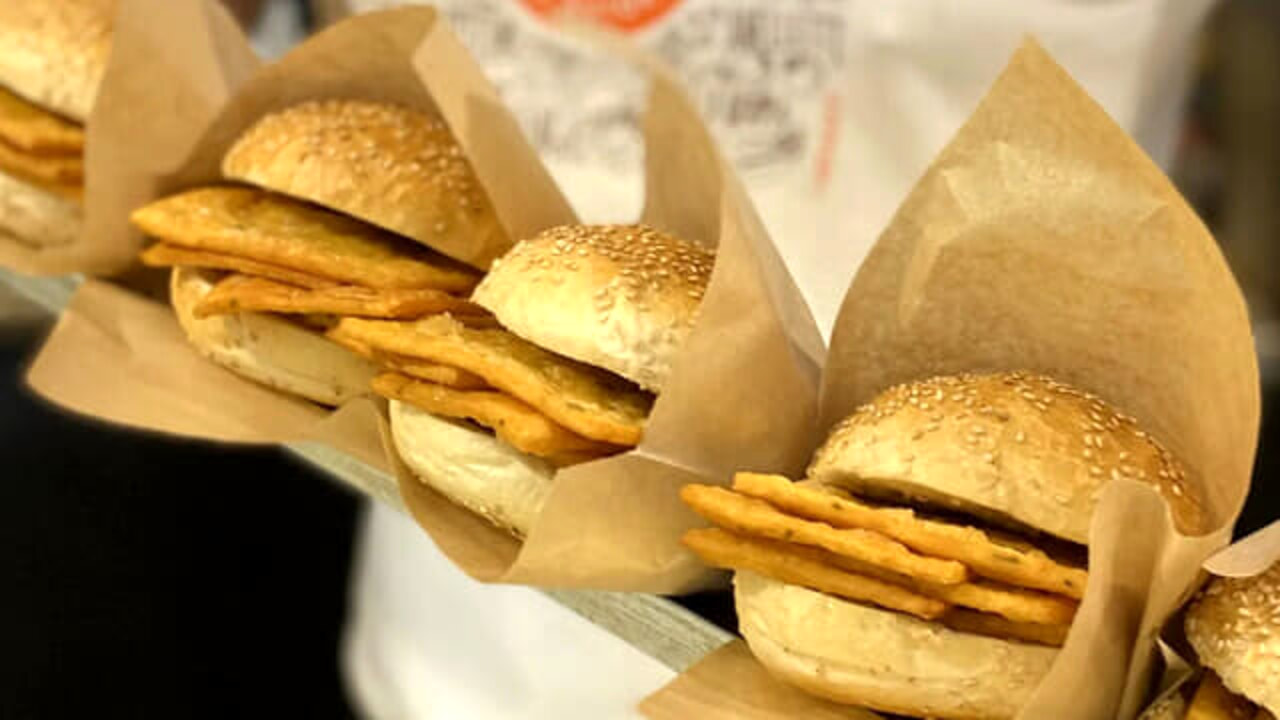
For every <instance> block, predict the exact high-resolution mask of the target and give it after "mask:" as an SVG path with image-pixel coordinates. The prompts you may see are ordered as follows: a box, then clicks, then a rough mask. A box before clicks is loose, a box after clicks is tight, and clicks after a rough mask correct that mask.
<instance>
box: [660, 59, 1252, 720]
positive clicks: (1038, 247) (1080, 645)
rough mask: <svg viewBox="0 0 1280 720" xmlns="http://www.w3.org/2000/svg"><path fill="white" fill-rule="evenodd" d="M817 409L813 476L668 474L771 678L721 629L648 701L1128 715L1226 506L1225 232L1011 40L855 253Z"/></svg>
mask: <svg viewBox="0 0 1280 720" xmlns="http://www.w3.org/2000/svg"><path fill="white" fill-rule="evenodd" d="M820 413H821V421H820V426H821V428H822V430H823V434H824V435H825V436H826V438H827V439H826V440H825V442H823V443H822V444H821V446H820V447H816V449H815V450H814V452H813V459H812V462H811V463H810V464H809V466H808V469H807V471H806V472H805V473H804V475H803V478H801V477H800V476H791V477H787V476H779V475H777V474H771V473H760V472H758V471H755V470H754V469H753V468H751V467H750V466H746V465H743V466H742V467H740V468H739V470H740V471H741V472H739V473H738V474H737V475H736V477H735V479H734V481H733V484H732V487H731V488H722V487H702V486H698V485H691V486H689V487H686V488H684V489H683V490H682V495H683V497H684V499H685V500H686V502H687V503H688V504H689V505H690V506H691V507H692V508H694V509H696V510H697V511H698V512H699V513H700V514H702V515H703V516H704V517H705V518H706V519H707V520H709V521H710V522H711V523H712V524H713V525H714V526H715V527H713V528H703V529H697V530H694V531H691V532H690V533H687V534H686V536H685V543H686V544H687V545H688V546H689V547H690V548H691V549H692V550H693V551H694V552H696V553H697V554H698V555H699V556H700V557H702V558H703V559H704V560H705V561H707V562H708V563H709V564H712V565H714V566H717V567H723V568H728V569H732V570H734V571H735V573H736V574H735V581H734V584H735V599H736V604H737V609H738V616H739V624H740V629H741V631H742V633H743V636H744V638H745V640H746V644H747V646H748V647H749V649H750V651H751V653H752V654H753V655H754V656H755V657H756V659H757V660H758V661H759V663H760V665H762V666H763V669H764V671H767V673H768V675H769V676H771V677H769V678H768V679H766V678H765V674H764V672H761V671H760V670H748V669H745V668H744V652H745V650H744V648H743V647H742V644H741V643H736V642H735V643H731V644H730V645H729V646H727V647H726V648H722V649H721V650H719V651H717V652H716V653H713V654H712V655H710V656H709V657H708V658H706V659H705V660H703V661H702V662H701V663H700V664H699V665H698V666H695V667H694V668H693V669H692V670H691V671H690V672H689V673H687V674H686V675H685V676H682V677H681V678H678V679H677V680H676V681H675V682H673V683H672V685H670V686H669V687H668V688H666V689H664V690H663V691H660V692H659V693H657V694H656V695H655V696H653V697H651V698H649V699H647V700H646V701H645V703H644V704H643V705H642V709H643V710H644V711H645V712H647V713H648V714H649V715H650V716H651V717H730V716H732V717H784V716H788V714H789V713H796V712H800V711H798V710H797V707H799V706H798V703H800V702H801V700H799V699H798V697H799V695H798V693H797V690H796V689H797V688H798V689H799V690H803V691H805V692H806V693H808V694H810V695H813V696H817V697H820V698H823V699H824V700H818V699H817V697H815V698H813V699H811V700H810V701H809V702H810V704H809V705H808V706H807V708H806V709H805V710H804V711H803V712H812V713H814V715H815V716H818V717H823V716H825V715H823V713H830V712H832V711H833V708H835V707H839V706H838V705H835V704H831V703H830V702H828V701H834V703H839V704H840V705H852V706H860V707H865V708H869V709H871V710H878V711H883V712H889V713H897V714H901V715H907V716H911V717H930V718H935V717H936V718H993V719H994V718H1045V717H1052V718H1080V719H1081V720H1084V719H1088V718H1102V717H1106V718H1132V717H1134V716H1135V715H1136V714H1137V713H1138V711H1139V709H1140V706H1141V703H1142V702H1143V701H1144V699H1145V696H1146V693H1147V690H1148V688H1149V686H1150V680H1151V676H1152V667H1153V664H1154V660H1155V654H1156V651H1157V636H1158V633H1159V631H1160V629H1161V627H1162V626H1163V624H1164V623H1165V621H1166V620H1167V619H1168V618H1169V617H1170V615H1171V614H1172V613H1173V612H1174V611H1175V610H1176V609H1177V608H1178V607H1179V606H1180V605H1181V604H1182V603H1183V602H1184V601H1185V600H1186V598H1187V596H1188V595H1189V594H1190V593H1191V591H1192V590H1193V589H1194V587H1195V584H1196V580H1197V577H1198V573H1199V568H1200V565H1201V563H1202V562H1204V560H1205V559H1206V558H1207V557H1209V556H1210V555H1211V554H1212V553H1213V552H1214V551H1216V550H1218V549H1220V548H1221V547H1222V546H1223V545H1224V544H1225V543H1226V542H1227V541H1228V540H1229V538H1230V532H1231V528H1232V525H1233V524H1234V522H1235V518H1236V517H1237V515H1238V513H1239V510H1240V508H1241V506H1242V504H1243V502H1244V498H1245V495H1246V492H1247V489H1248V481H1249V475H1250V471H1251V468H1252V463H1253V453H1254V450H1255V444H1256V439H1257V430H1258V419H1259V397H1258V375H1257V366H1256V360H1255V357H1254V353H1253V345H1252V340H1251V335H1250V327H1249V322H1248V317H1247V312H1246V310H1245V306H1244V301H1243V298H1242V297H1241V295H1240V291H1239V289H1238V287H1237V286H1236V283H1235V281H1234V279H1233V278H1232V276H1231V273H1230V271H1229V270H1228V268H1227V266H1226V264H1225V262H1224V261H1223V258H1222V256H1221V254H1220V253H1219V251H1218V249H1217V246H1216V244H1215V243H1214V241H1213V238H1212V237H1210V235H1209V233H1208V232H1207V230H1206V229H1205V228H1204V226H1203V224H1202V223H1201V222H1200V221H1199V219H1198V218H1197V217H1196V216H1195V214H1194V212H1193V211H1192V210H1191V209H1190V208H1189V207H1188V206H1187V205H1186V203H1185V201H1184V200H1183V199H1182V198H1181V197H1180V196H1179V195H1178V193H1177V192H1176V191H1175V190H1174V188H1173V186H1172V185H1171V183H1170V182H1169V180H1168V179H1167V178H1165V177H1164V176H1163V175H1162V174H1161V173H1160V171H1159V170H1158V168H1156V166H1155V165H1154V164H1153V163H1152V162H1151V161H1150V160H1149V159H1148V158H1147V157H1146V156H1145V155H1144V154H1143V153H1142V151H1141V150H1140V149H1139V148H1138V147H1137V146H1136V145H1135V144H1134V143H1133V142H1132V140H1130V139H1129V138H1128V137H1127V136H1125V134H1124V133H1123V131H1121V130H1120V129H1119V128H1118V127H1117V126H1116V125H1115V124H1114V123H1113V122H1112V121H1111V120H1110V119H1109V118H1108V117H1107V116H1106V114H1105V113H1104V112H1103V111H1102V110H1101V109H1100V108H1099V107H1098V106H1097V105H1096V104H1095V103H1094V102H1093V101H1092V100H1091V99H1090V98H1089V97H1088V96H1087V95H1086V94H1085V93H1084V92H1083V91H1082V90H1081V89H1080V88H1079V87H1078V86H1077V85H1076V84H1075V83H1074V81H1072V80H1071V78H1070V77H1069V76H1068V75H1067V74H1066V73H1065V71H1063V70H1062V69H1061V67H1059V66H1058V65H1057V64H1056V63H1054V61H1053V60H1052V59H1051V58H1050V57H1049V56H1048V55H1047V54H1046V53H1045V52H1044V51H1043V50H1042V49H1041V48H1040V47H1039V46H1038V45H1037V44H1035V43H1034V42H1031V41H1028V42H1027V43H1025V44H1024V46H1023V47H1022V48H1020V49H1019V50H1018V52H1017V53H1016V54H1015V56H1014V57H1013V59H1012V60H1011V62H1010V63H1009V65H1008V66H1007V67H1006V69H1005V70H1004V72H1003V73H1002V74H1001V76H1000V77H999V78H998V79H997V80H996V82H995V84H994V86H993V87H992V89H991V90H990V91H989V93H988V94H987V96H986V97H985V98H984V99H983V100H982V102H981V103H980V104H979V106H978V108H977V109H976V110H975V111H974V113H973V115H972V116H971V117H970V118H969V120H968V121H967V122H966V123H965V125H964V126H963V127H962V128H961V129H960V130H959V131H958V133H957V135H956V136H955V137H954V138H953V140H952V141H951V142H950V144H949V145H948V146H947V147H946V148H945V149H944V150H943V151H942V152H941V154H940V155H939V157H938V158H937V159H936V160H935V161H934V163H933V165H932V166H931V167H930V168H929V170H928V171H927V172H926V173H925V175H924V177H923V178H922V179H921V180H920V181H919V182H918V184H917V185H916V187H915V188H914V189H913V190H912V191H911V193H910V194H909V195H908V197H907V198H906V200H905V201H904V203H903V205H902V206H901V207H900V209H899V210H898V212H897V214H896V215H895V217H894V218H893V220H892V221H891V223H890V225H889V226H888V227H887V228H886V230H885V231H884V233H883V234H882V235H881V237H880V239H879V240H878V242H877V244H876V245H875V247H874V248H873V249H872V251H871V253H870V255H869V256H868V258H867V260H866V262H865V263H864V264H863V265H862V267H861V268H860V269H859V271H858V274H857V276H856V277H855V279H854V281H853V284H852V285H851V287H850V289H849V293H848V295H847V296H846V298H845V302H844V304H843V306H842V308H841V312H840V315H839V316H838V318H837V321H836V325H835V329H834V333H833V336H832V344H831V348H830V352H829V354H828V357H827V363H826V366H825V368H824V370H823V389H822V402H821V410H820ZM793 480H800V481H799V482H793ZM718 685H719V686H720V687H717V686H718ZM747 696H753V697H754V698H755V699H756V700H757V701H758V702H759V703H760V705H759V707H756V708H751V707H745V706H743V704H742V702H741V698H743V697H747ZM717 705H723V706H724V707H727V708H731V711H727V712H726V711H725V710H722V709H720V708H718V707H717Z"/></svg>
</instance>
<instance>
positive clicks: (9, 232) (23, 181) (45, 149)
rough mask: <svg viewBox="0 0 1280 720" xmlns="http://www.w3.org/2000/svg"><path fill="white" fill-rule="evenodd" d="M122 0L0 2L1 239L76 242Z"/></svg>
mask: <svg viewBox="0 0 1280 720" xmlns="http://www.w3.org/2000/svg"><path fill="white" fill-rule="evenodd" d="M114 12H115V0H56V1H53V0H4V2H3V3H0V238H2V239H4V240H8V241H12V242H16V243H19V244H21V245H24V246H27V247H30V248H33V249H38V248H43V247H52V246H58V245H66V244H68V243H71V242H74V241H75V239H76V238H77V237H78V235H79V233H80V225H81V221H82V220H81V219H82V209H81V201H82V198H83V194H84V145H85V127H84V126H85V122H86V121H87V119H88V117H89V112H90V110H91V109H92V108H93V104H94V100H95V98H96V97H97V93H98V86H99V84H100V82H101V80H102V74H103V72H104V71H105V69H106V64H107V55H108V54H109V52H110V45H111V25H112V19H113V17H114Z"/></svg>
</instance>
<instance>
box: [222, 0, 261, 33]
mask: <svg viewBox="0 0 1280 720" xmlns="http://www.w3.org/2000/svg"><path fill="white" fill-rule="evenodd" d="M222 2H223V3H224V4H225V5H226V6H227V7H229V8H231V12H232V13H233V14H234V15H235V16H236V18H237V19H238V20H240V24H241V25H243V26H244V27H253V24H254V23H255V22H257V21H258V15H260V14H261V13H262V6H263V5H265V4H266V3H268V2H271V0H222Z"/></svg>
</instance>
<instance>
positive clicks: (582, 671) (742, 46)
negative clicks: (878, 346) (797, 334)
mask: <svg viewBox="0 0 1280 720" xmlns="http://www.w3.org/2000/svg"><path fill="white" fill-rule="evenodd" d="M352 2H353V7H354V8H355V9H359V10H369V9H375V8H380V7H387V6H390V5H394V4H400V3H398V2H395V1H394V0H352ZM435 4H436V5H438V6H440V7H441V9H442V10H444V12H445V13H446V14H447V15H448V16H449V18H450V20H451V21H452V23H453V25H454V26H455V28H456V29H457V30H458V32H459V33H460V34H461V35H462V37H463V41H464V42H465V43H466V44H467V45H468V46H469V47H470V48H471V49H472V51H473V52H474V53H475V54H476V55H477V56H478V59H479V60H480V62H481V64H482V65H483V66H484V67H485V69H486V71H487V72H488V73H489V75H490V76H491V78H492V79H493V80H494V81H495V83H496V84H497V85H498V86H499V89H500V90H501V91H502V93H503V95H504V98H505V99H506V100H507V101H508V102H509V104H510V105H511V106H512V107H513V110H514V111H515V113H516V115H517V117H518V118H519V119H520V121H521V123H522V125H523V126H524V127H525V128H526V131H527V132H528V134H529V135H530V137H531V138H532V139H533V140H534V142H535V144H537V145H538V147H539V149H540V150H541V151H542V153H543V154H544V159H545V160H546V162H547V164H548V166H549V167H550V169H551V171H552V173H553V174H554V175H555V177H556V178H557V180H558V181H560V182H561V184H562V185H563V186H564V188H565V190H566V192H567V194H568V195H569V197H570V199H571V201H572V202H573V203H574V205H575V207H576V208H577V209H578V210H579V212H580V214H581V215H582V217H583V219H584V220H586V221H595V222H599V221H607V220H628V219H632V218H634V217H635V216H636V213H637V212H638V209H639V207H640V202H641V198H640V193H641V184H640V175H639V173H640V163H641V157H642V154H641V149H640V147H639V145H638V134H637V131H636V125H635V118H636V114H637V112H638V110H639V108H640V107H641V105H642V103H643V99H644V87H643V83H642V81H641V80H640V79H639V78H637V77H635V76H633V75H631V74H630V73H629V71H628V70H627V69H626V68H624V67H622V66H621V65H620V64H619V63H617V62H607V61H603V60H601V59H600V58H598V57H592V56H590V55H589V54H587V53H586V52H585V51H584V49H583V48H581V47H579V46H577V45H576V44H575V43H574V42H572V41H569V40H566V39H565V38H563V37H560V36H557V35H556V33H555V32H554V30H553V29H551V28H550V27H549V26H547V25H546V24H545V23H544V22H543V21H542V20H541V19H540V18H539V17H538V15H537V14H536V12H535V11H534V10H535V9H537V8H547V7H554V6H559V5H562V4H564V2H563V1H561V0H437V1H436V2H435ZM570 4H576V5H579V6H584V5H585V6H599V7H605V6H607V7H608V8H609V9H610V12H613V13H615V15H614V17H615V19H618V18H621V20H622V21H623V22H624V24H627V23H630V24H633V25H639V27H637V28H633V32H634V36H635V38H636V39H637V40H638V41H639V42H641V43H642V44H644V45H646V46H647V47H650V48H652V49H654V50H655V51H656V52H658V53H659V54H661V55H662V56H664V57H665V58H666V59H667V60H668V61H669V62H670V63H671V64H672V65H673V66H674V67H675V68H676V69H677V71H678V72H679V73H680V74H681V75H682V76H683V77H684V79H685V80H686V82H687V83H688V84H689V86H690V91H691V93H692V95H693V96H694V98H695V99H696V100H697V101H698V103H699V104H700V106H701V107H702V109H703V111H704V113H705V114H706V115H707V117H708V118H709V120H710V122H711V124H712V127H713V131H714V132H715V134H716V136H717V138H718V139H719V141H720V142H721V144H722V146H723V147H724V149H725V152H726V154H727V155H728V156H729V157H730V158H731V159H732V160H733V162H734V163H735V165H736V166H737V167H738V168H739V170H740V171H741V173H742V174H743V176H744V178H745V180H746V183H747V186H748V187H749V189H750V191H751V194H752V197H753V198H754V200H755V202H756V204H757V206H758V208H759V210H760V212H761V215H762V217H763V218H764V220H765V223H766V225H767V226H768V227H769V230H770V232H771V233H772V235H773V238H774V240H775V242H776V243H777V245H778V247H779V250H780V251H781V253H782V255H783V257H784V258H785V260H786V262H787V264H788V267H789V268H790V270H791V271H792V274H793V275H794V276H795V277H796V279H797V281H798V283H799V285H800V287H801V288H802V290H803V291H804V293H805V296H806V299H807V300H808V301H809V303H810V306H811V308H812V310H813V312H814V316H815V317H816V318H817V320H818V323H819V326H820V327H822V328H824V331H825V330H826V329H828V328H829V327H830V324H831V322H832V320H833V319H834V316H835V313H836V311H837V309H838V308H839V305H840V302H841V300H842V298H843V295H844V292H845V289H846V288H847V286H848V283H849V281H850V279H851V278H852V276H853V273H854V272H855V271H856V269H857V265H858V264H859V263H860V262H861V260H862V258H863V256H864V255H865V253H866V251H867V249H868V248H869V247H870V245H871V244H872V243H873V242H874V240H875V236H876V234H877V233H878V232H879V230H880V228H882V227H883V226H884V224H885V223H886V222H887V221H888V219H889V218H890V216H891V215H892V213H893V211H894V209H895V208H896V206H897V204H898V203H899V202H900V201H901V199H902V197H903V196H904V195H905V193H906V192H907V191H908V190H909V189H910V187H911V184H912V183H913V182H914V181H915V179H916V178H917V177H919V176H920V174H921V173H922V172H923V171H924V169H925V167H926V166H927V164H928V162H929V161H930V160H931V159H932V157H933V156H934V155H935V154H936V153H937V152H938V150H940V149H941V148H942V146H943V145H944V144H945V143H946V141H947V139H948V138H949V137H950V136H951V134H952V133H954V132H955V130H956V129H957V128H958V127H959V125H960V124H961V123H962V122H963V121H964V119H965V118H966V117H967V116H968V114H969V113H970V111H971V110H972V109H973V108H974V106H975V105H976V104H977V102H978V100H979V99H980V98H981V95H982V93H983V92H984V91H985V89H986V88H987V87H988V86H989V85H990V84H991V82H992V80H993V79H994V78H995V75H996V74H997V73H998V72H999V70H1000V68H1001V66H1002V65H1003V64H1004V62H1005V61H1006V60H1007V59H1008V57H1009V55H1010V54H1011V53H1012V52H1013V50H1014V48H1015V47H1017V45H1018V44H1019V42H1020V41H1021V40H1022V38H1023V37H1024V36H1026V35H1027V34H1034V35H1035V36H1036V37H1037V38H1038V39H1039V40H1040V41H1041V42H1042V43H1043V44H1044V45H1045V46H1046V47H1047V48H1048V49H1049V51H1050V52H1051V53H1053V54H1054V56H1055V57H1057V58H1058V59H1059V60H1060V61H1061V62H1062V63H1063V64H1064V65H1065V66H1066V68H1067V69H1068V70H1069V71H1071V72H1072V74H1073V75H1074V76H1075V77H1076V78H1077V79H1078V80H1079V81H1080V82H1081V83H1082V84H1083V85H1084V86H1085V87H1086V88H1087V89H1088V90H1089V91H1090V92H1091V93H1092V94H1093V96H1094V97H1095V98H1097V99H1098V100H1099V102H1101V103H1102V105H1103V106H1104V107H1106V108H1107V110H1108V111H1109V112H1111V114H1112V115H1113V117H1115V118H1116V120H1117V121H1119V122H1120V124H1121V125H1123V126H1124V127H1125V128H1127V129H1128V130H1129V131H1130V132H1131V133H1133V134H1134V135H1135V137H1136V138H1137V139H1138V140H1139V142H1140V143H1142V144H1143V145H1144V146H1145V147H1146V148H1147V149H1148V151H1149V152H1151V153H1152V154H1153V156H1154V157H1155V158H1156V160H1157V161H1158V162H1161V163H1167V161H1169V160H1170V157H1171V154H1172V150H1173V147H1174V143H1175V136H1176V133H1177V129H1178V117H1179V114H1180V110H1181V107H1180V105H1181V102H1182V99H1183V98H1184V96H1185V94H1186V89H1187V70H1188V65H1189V60H1190V55H1191V49H1192V46H1193V42H1194V37H1195V32H1196V30H1197V29H1198V28H1199V26H1200V24H1201V22H1202V20H1203V18H1204V16H1205V14H1206V13H1207V11H1208V10H1209V8H1210V7H1211V6H1212V4H1213V0H1076V1H1074V2H1073V1H1069V0H984V1H983V2H955V1H954V0H893V1H892V2H886V1H885V0H808V1H807V2H785V3H784V2H776V0H683V1H682V2H681V1H679V0H635V1H634V2H628V3H617V2H612V1H610V0H598V1H595V2H593V0H575V2H573V3H570ZM667 6H672V7H670V8H667ZM664 9H666V10H667V11H665V12H664ZM648 16H653V17H654V18H656V19H652V20H650V21H648V22H647V23H643V22H640V21H639V20H638V19H640V18H645V17H648ZM630 21H635V22H630ZM406 523H407V521H405V520H403V519H402V518H397V517H395V516H393V515H392V514H391V513H389V512H387V511H382V510H376V511H374V512H373V514H372V516H371V519H370V523H369V525H368V537H367V538H366V545H365V548H364V552H363V553H362V554H361V564H360V567H359V568H358V569H357V574H356V578H355V581H356V591H355V596H356V600H357V602H356V603H355V606H354V608H353V617H352V620H351V632H350V635H349V644H348V655H347V667H348V669H349V674H350V676H351V677H352V679H353V687H354V688H355V690H356V693H357V694H358V695H359V697H360V698H361V700H362V702H363V704H364V705H365V707H366V708H368V710H369V714H370V716H371V717H377V718H402V717H403V718H408V717H416V718H454V717H458V718H487V717H543V716H545V717H553V716H554V717H557V718H612V717H627V716H629V715H630V714H631V713H632V712H633V711H632V710H631V704H632V702H633V701H634V700H635V699H637V698H638V697H639V695H641V694H643V693H642V692H641V690H642V689H643V688H644V687H645V683H649V685H648V686H647V687H648V689H650V690H652V689H656V688H657V687H658V686H659V685H660V684H661V683H662V680H663V678H664V677H666V676H667V674H666V673H664V672H661V671H658V670H656V669H655V668H654V667H653V662H652V661H651V660H648V659H647V658H644V657H641V656H638V654H635V653H632V654H631V655H629V656H628V655H627V653H625V652H624V651H623V650H621V649H620V648H619V647H618V646H621V645H622V643H621V641H619V640H615V639H613V638H611V637H608V636H606V635H605V633H604V631H601V630H599V629H597V628H594V627H592V626H590V625H588V624H586V623H584V622H580V621H579V622H576V623H575V622H571V621H570V620H567V619H566V617H569V616H571V615H570V613H569V611H567V610H564V609H563V608H560V607H558V606H555V605H554V604H551V603H548V602H545V600H544V599H543V598H541V597H540V596H537V595H534V594H532V593H529V592H527V591H519V590H511V589H502V588H492V587H480V586H477V585H476V584H474V583H471V582H470V581H467V580H466V579H464V578H462V576H461V575H460V574H459V573H457V572H456V571H453V570H452V569H450V568H448V567H447V566H446V565H445V563H444V562H443V561H442V560H441V559H440V558H439V556H438V554H437V553H436V552H435V551H434V550H433V549H432V548H431V547H430V546H429V543H428V542H427V541H425V540H423V539H422V538H421V537H415V533H417V531H416V530H414V529H412V528H409V527H406ZM392 526H394V528H393V527H392ZM417 534H418V535H420V534H421V533H417ZM553 625H555V626H560V625H564V628H563V630H562V631H560V632H557V634H556V640H557V642H556V644H555V646H554V647H555V648H556V650H557V652H556V654H555V655H552V656H549V655H547V650H548V645H547V643H546V639H547V635H546V634H545V633H544V632H542V631H543V629H544V628H546V627H549V626H553ZM446 639H447V641H446ZM445 648H458V649H459V652H460V649H461V648H466V654H465V655H459V654H457V652H454V651H453V650H452V649H448V650H446V649H445ZM602 648H613V649H612V650H611V651H610V653H612V654H608V653H604V651H603V650H602ZM460 657H465V660H460V659H459V658H460ZM481 658H483V659H481ZM606 658H607V659H606ZM535 670H536V672H537V673H539V674H537V675H535V674H533V673H534V672H535ZM565 677H571V678H573V679H574V680H575V682H576V683H577V684H576V686H575V687H573V688H572V691H568V690H567V689H566V687H565V685H563V684H562V681H563V679H564V678H565ZM371 678H376V681H374V680H371ZM513 697H514V698H516V700H515V701H513V702H514V703H515V704H508V705H501V706H500V705H499V703H500V702H506V700H507V699H509V698H513Z"/></svg>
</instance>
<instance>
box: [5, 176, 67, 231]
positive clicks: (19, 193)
mask: <svg viewBox="0 0 1280 720" xmlns="http://www.w3.org/2000/svg"><path fill="white" fill-rule="evenodd" d="M81 220H82V216H81V210H80V205H79V203H77V202H75V201H74V200H71V199H69V198H65V197H62V196H61V195H56V194H54V193H51V192H49V191H48V190H45V189H43V188H39V187H36V186H35V185H31V184H30V183H28V182H26V181H24V180H20V179H18V178H15V177H13V176H12V175H7V174H5V173H3V172H0V238H5V239H8V240H12V241H14V242H18V243H20V244H22V245H27V246H30V247H54V246H57V245H67V244H70V243H72V242H74V241H75V239H76V237H77V236H79V234H80V224H81Z"/></svg>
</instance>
